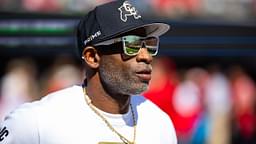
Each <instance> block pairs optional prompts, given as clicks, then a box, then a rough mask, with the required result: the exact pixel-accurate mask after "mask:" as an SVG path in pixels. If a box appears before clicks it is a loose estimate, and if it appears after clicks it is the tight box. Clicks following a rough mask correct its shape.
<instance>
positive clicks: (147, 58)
mask: <svg viewBox="0 0 256 144" xmlns="http://www.w3.org/2000/svg"><path fill="white" fill-rule="evenodd" d="M137 61H138V62H145V63H147V64H150V63H151V62H152V61H153V57H152V55H151V54H150V53H149V52H148V49H147V48H145V46H143V47H142V48H141V49H140V51H139V53H138V55H137Z"/></svg>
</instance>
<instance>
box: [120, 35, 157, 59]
mask: <svg viewBox="0 0 256 144" xmlns="http://www.w3.org/2000/svg"><path fill="white" fill-rule="evenodd" d="M123 44H124V52H125V54H126V55H129V56H134V55H136V54H138V52H139V50H140V48H142V47H145V48H147V49H148V52H149V53H150V54H151V55H152V56H155V55H156V54H157V52H158V38H156V37H148V38H141V37H139V36H125V37H123Z"/></svg>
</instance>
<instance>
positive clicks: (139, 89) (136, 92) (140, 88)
mask: <svg viewBox="0 0 256 144" xmlns="http://www.w3.org/2000/svg"><path fill="white" fill-rule="evenodd" d="M147 89H148V84H143V85H141V86H138V87H136V88H135V89H134V90H133V91H132V92H131V93H130V95H140V94H141V93H143V92H145V91H146V90H147Z"/></svg>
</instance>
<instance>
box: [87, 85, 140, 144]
mask: <svg viewBox="0 0 256 144" xmlns="http://www.w3.org/2000/svg"><path fill="white" fill-rule="evenodd" d="M83 92H84V96H85V100H86V103H87V104H88V106H89V107H90V108H91V110H92V111H93V112H94V113H95V114H97V115H98V116H99V117H100V118H101V119H102V120H103V121H104V122H105V124H106V125H107V126H108V128H109V129H110V130H111V131H112V132H114V133H115V134H117V135H118V136H119V138H120V139H121V140H122V141H123V142H124V143H125V144H135V139H136V120H135V114H134V111H133V108H132V104H131V103H130V107H131V112H132V119H133V125H134V126H133V127H134V132H133V141H132V142H131V141H130V140H128V139H127V138H125V137H124V136H123V135H121V134H120V133H119V132H118V131H117V130H116V129H115V128H114V127H113V126H112V125H111V124H110V123H109V122H108V120H107V119H106V118H105V117H104V116H103V115H102V114H101V113H100V112H99V111H98V110H97V109H96V108H95V107H94V106H93V104H92V100H91V99H90V98H89V96H87V94H86V89H85V87H83Z"/></svg>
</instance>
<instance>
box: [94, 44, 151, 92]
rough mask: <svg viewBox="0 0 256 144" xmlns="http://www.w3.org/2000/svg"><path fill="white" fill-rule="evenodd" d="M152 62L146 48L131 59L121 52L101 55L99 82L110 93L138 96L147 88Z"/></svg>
mask: <svg viewBox="0 0 256 144" xmlns="http://www.w3.org/2000/svg"><path fill="white" fill-rule="evenodd" d="M120 46H121V45H120ZM152 60H153V58H152V56H151V55H150V54H149V53H148V50H147V49H146V48H141V49H140V51H139V53H138V54H137V55H136V56H133V57H130V56H126V55H124V54H123V53H122V52H121V53H116V54H109V55H102V56H101V61H100V67H99V75H100V79H101V82H102V84H103V86H104V87H105V88H107V89H108V90H109V92H111V93H115V94H124V95H135V94H140V93H142V92H143V91H145V90H146V89H147V88H148V84H149V81H150V79H151V71H152V66H151V62H152Z"/></svg>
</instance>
